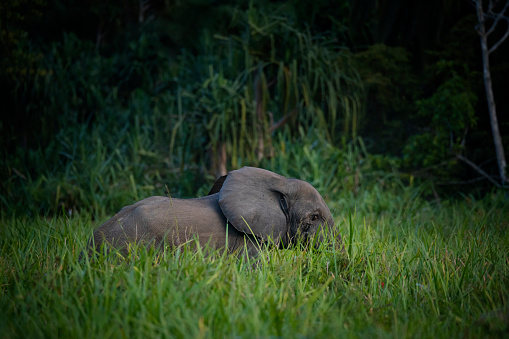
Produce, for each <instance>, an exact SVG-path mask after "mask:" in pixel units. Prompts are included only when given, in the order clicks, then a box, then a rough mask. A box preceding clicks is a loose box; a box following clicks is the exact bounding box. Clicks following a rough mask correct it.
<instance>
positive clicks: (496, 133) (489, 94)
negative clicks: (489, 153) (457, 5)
mask: <svg viewBox="0 0 509 339" xmlns="http://www.w3.org/2000/svg"><path fill="white" fill-rule="evenodd" d="M490 7H491V4H490ZM476 9H477V18H478V20H479V30H478V31H479V36H480V37H481V49H482V60H483V74H484V86H485V88H486V98H487V100H488V110H489V114H490V123H491V131H492V134H493V142H494V143H495V151H496V154H497V162H498V169H499V172H500V179H501V182H502V185H505V184H506V183H507V177H506V174H505V169H506V165H507V164H506V160H505V154H504V147H503V145H502V138H501V136H500V130H499V128H498V120H497V108H496V105H495V97H494V95H493V87H492V83H491V72H490V60H489V57H490V49H489V48H488V34H487V33H486V27H485V25H484V22H485V15H484V11H483V8H482V0H477V1H476Z"/></svg>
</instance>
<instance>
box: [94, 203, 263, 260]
mask: <svg viewBox="0 0 509 339" xmlns="http://www.w3.org/2000/svg"><path fill="white" fill-rule="evenodd" d="M218 198H219V194H218V193H216V194H212V195H208V196H206V197H202V198H196V199H172V198H167V197H160V196H154V197H149V198H146V199H143V200H141V201H138V202H137V203H135V204H133V205H130V206H126V207H124V208H123V209H122V210H120V211H119V212H118V213H117V214H116V215H115V216H113V217H112V218H111V219H109V220H108V221H106V222H105V223H104V224H103V225H101V226H100V227H99V228H98V229H97V230H96V231H95V232H94V235H93V240H94V243H95V245H96V247H99V246H100V244H101V243H102V242H103V241H105V240H106V241H108V242H109V244H110V245H112V246H113V247H116V248H124V247H125V245H126V244H128V243H137V242H144V243H152V242H153V243H154V245H156V247H159V246H160V245H162V244H163V243H164V241H165V240H166V242H167V244H169V245H171V246H172V247H177V246H180V245H183V244H185V243H188V242H191V241H194V240H198V241H199V243H200V245H201V246H206V245H207V244H208V245H210V246H211V247H213V248H224V247H225V246H227V247H228V251H229V252H234V251H237V250H239V249H242V248H243V247H244V238H245V237H246V234H244V233H242V232H239V231H238V230H237V229H235V228H234V227H232V226H231V225H230V227H228V225H227V224H228V222H227V220H226V218H225V216H224V214H223V213H222V212H221V208H220V207H219V203H218ZM248 240H249V241H247V242H246V246H247V248H248V250H251V251H254V250H255V249H254V247H255V243H256V241H255V240H254V238H252V237H251V238H250V239H248Z"/></svg>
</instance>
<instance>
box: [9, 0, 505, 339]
mask: <svg viewBox="0 0 509 339" xmlns="http://www.w3.org/2000/svg"><path fill="white" fill-rule="evenodd" d="M499 5H502V7H503V5H504V4H499ZM419 6H420V7H419ZM495 10H496V11H498V10H500V9H499V8H495ZM433 23H435V24H433ZM476 24H477V18H476V13H475V9H474V8H473V7H472V6H470V5H469V3H468V2H467V1H459V2H458V1H429V2H425V3H423V2H408V1H404V0H392V1H372V0H350V1H346V0H345V1H339V2H337V3H334V4H331V3H330V1H312V2H311V1H309V2H308V1H298V0H294V1H285V2H277V1H256V2H254V1H251V2H248V1H240V0H229V1H221V5H219V4H218V3H216V2H210V1H202V0H192V1H185V2H178V1H165V2H156V1H151V2H146V1H140V2H124V1H115V0H114V1H108V2H107V3H106V2H103V1H91V2H88V3H87V4H86V5H85V4H81V3H73V2H65V3H63V2H60V1H53V0H48V1H42V0H20V1H11V2H2V3H1V4H0V52H1V53H0V85H1V88H2V91H0V101H1V105H2V106H1V109H2V112H3V113H4V114H3V117H2V120H1V121H0V134H1V135H2V138H0V155H1V156H0V206H1V207H0V253H1V254H0V332H1V333H2V335H3V336H5V337H6V338H8V337H20V336H23V337H49V336H54V335H55V333H57V335H59V336H64V337H68V336H80V337H81V336H83V337H97V336H104V337H125V336H131V335H137V336H169V337H221V336H222V337H253V336H256V337H269V336H281V337H292V338H294V337H325V336H349V337H367V336H369V337H372V336H377V337H382V336H383V337H385V336H387V337H389V336H391V337H395V336H396V337H431V336H437V337H451V336H452V337H485V336H488V337H501V336H504V335H507V333H508V332H509V327H508V325H507V324H508V323H509V308H508V306H507V305H508V297H509V281H508V277H509V271H508V270H509V256H508V253H509V234H508V229H509V227H508V226H509V225H508V220H509V215H508V214H509V212H508V211H509V209H508V208H507V199H508V198H507V192H506V190H505V189H506V188H504V187H502V188H494V187H493V185H492V182H495V183H499V182H500V180H499V177H500V173H499V168H498V166H497V161H496V156H495V150H494V147H493V141H492V140H493V139H492V136H491V128H490V122H489V114H488V108H487V105H486V99H485V92H484V85H483V79H482V73H481V69H482V61H481V54H480V51H479V47H478V46H479V37H478V36H477V33H476V32H475V30H474V26H475V25H476ZM493 34H494V35H493V36H494V37H495V38H496V39H498V38H500V37H501V36H502V35H503V32H502V33H501V32H500V31H494V32H493ZM508 48H509V44H507V43H505V44H501V45H499V46H498V48H497V51H496V53H493V54H492V55H491V56H490V67H491V80H492V85H493V91H494V97H495V98H496V100H497V108H498V111H499V112H504V111H507V109H508V107H509V106H508V101H507V96H506V95H504V94H505V93H504V90H506V88H507V86H505V84H506V82H507V80H506V79H508V78H509V74H508V73H507V72H508V70H509V67H508V62H509V61H508V60H507V58H505V55H508V52H507V51H508ZM507 117H508V115H507V114H506V115H503V114H499V116H498V119H499V120H498V122H499V125H500V132H501V139H502V140H501V142H502V144H503V145H506V146H507V145H509V139H508V136H509V135H508V134H507V127H508V126H509V125H508V123H509V121H508V119H507ZM245 165H251V166H259V167H263V168H266V169H269V170H272V171H275V172H277V173H281V174H283V175H285V176H289V177H297V178H299V179H302V180H306V181H308V182H310V183H311V184H312V185H313V186H314V187H316V188H317V189H318V191H319V192H320V193H321V194H322V196H323V197H324V199H325V200H326V201H327V203H328V205H329V207H330V208H331V211H332V214H333V216H334V217H335V221H336V225H337V227H338V228H339V230H340V232H341V234H342V235H343V241H344V245H345V250H346V251H345V253H344V254H341V253H336V252H334V250H330V249H327V248H325V247H324V248H321V249H318V250H314V249H313V250H311V249H306V250H304V251H301V250H296V249H293V250H275V249H267V250H266V251H265V252H264V253H262V255H260V256H259V257H256V258H251V259H247V258H239V257H234V256H225V255H224V253H222V252H221V251H217V252H214V253H212V254H210V255H207V256H206V255H204V254H203V252H201V251H198V252H193V251H191V250H189V249H188V248H187V247H185V246H184V247H182V248H177V249H167V250H166V251H165V252H154V251H153V250H151V249H146V248H133V250H132V252H131V253H130V255H129V257H128V258H119V257H118V255H117V254H115V253H113V254H112V255H110V256H109V257H104V256H103V257H100V258H98V259H97V260H94V261H90V260H88V259H87V258H86V259H85V260H84V261H81V262H80V261H79V260H78V256H79V254H80V252H81V251H82V250H83V248H84V247H85V244H86V241H87V239H88V237H89V236H90V235H91V232H92V230H93V229H94V228H96V227H97V226H98V225H99V224H100V222H101V221H103V220H105V219H106V218H107V217H109V216H111V215H112V214H113V213H114V212H116V211H118V210H119V209H120V208H121V207H123V206H125V205H127V204H131V203H132V202H134V201H136V200H139V199H142V198H145V197H148V196H151V195H165V194H168V193H170V194H171V195H172V196H173V197H181V198H187V197H196V196H203V195H205V194H207V192H208V189H209V188H210V186H211V184H212V183H213V182H214V180H215V179H216V178H217V176H218V175H220V174H223V173H224V172H225V171H227V170H233V169H236V168H239V167H242V166H245ZM472 165H473V166H472ZM479 170H481V171H482V172H483V173H484V174H483V175H480V174H479V173H480V171H479ZM486 176H489V177H491V178H492V181H488V180H486Z"/></svg>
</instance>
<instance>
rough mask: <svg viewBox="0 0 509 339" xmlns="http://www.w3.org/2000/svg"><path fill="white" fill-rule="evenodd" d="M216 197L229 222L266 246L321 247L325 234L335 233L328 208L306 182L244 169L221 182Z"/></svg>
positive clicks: (255, 169) (230, 174)
mask: <svg viewBox="0 0 509 339" xmlns="http://www.w3.org/2000/svg"><path fill="white" fill-rule="evenodd" d="M215 193H217V194H218V202H219V206H220V208H221V211H222V212H223V214H224V216H225V217H226V218H227V219H228V221H229V222H230V223H231V224H232V225H233V226H234V227H235V228H236V229H237V230H238V231H240V232H242V233H245V234H248V235H253V236H256V237H257V238H258V239H261V240H262V241H264V242H266V241H268V240H269V239H271V240H272V241H274V243H276V244H280V245H283V246H284V247H287V246H289V245H290V244H292V243H295V242H298V241H304V242H309V241H313V240H314V241H316V242H317V243H320V242H321V240H323V236H324V234H325V233H330V234H333V233H334V232H333V228H334V220H333V218H332V215H331V213H330V211H329V208H328V206H327V204H326V203H325V201H324V200H323V198H322V197H321V195H320V194H319V193H318V191H317V190H316V189H315V188H314V187H313V186H311V185H310V184H309V183H307V182H305V181H302V180H298V179H288V178H286V177H284V176H281V175H278V174H276V173H273V172H270V171H267V170H264V169H260V168H253V167H244V168H242V169H239V170H236V171H232V172H230V173H228V174H227V175H226V176H224V177H221V178H219V179H218V180H217V181H216V183H215V185H214V186H213V188H212V190H211V192H210V193H209V194H215ZM337 241H339V242H340V241H341V239H340V237H339V239H337Z"/></svg>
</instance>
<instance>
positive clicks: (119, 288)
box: [0, 187, 509, 338]
mask: <svg viewBox="0 0 509 339" xmlns="http://www.w3.org/2000/svg"><path fill="white" fill-rule="evenodd" d="M328 203H329V206H330V207H331V210H332V211H333V215H334V216H335V219H336V223H337V227H339V228H340V230H341V233H342V234H343V237H344V243H345V249H346V254H345V255H341V254H340V253H336V252H334V250H326V249H319V250H313V251H309V250H305V251H300V250H276V249H270V250H267V251H266V252H264V253H263V254H262V255H261V256H260V257H258V258H256V260H255V261H256V262H255V261H249V260H246V259H242V258H237V257H231V256H230V257H229V256H226V255H224V254H223V253H222V252H221V251H218V252H215V253H213V254H212V255H208V256H204V255H203V254H202V252H192V251H190V250H188V249H187V248H179V249H176V250H173V251H171V250H168V251H166V252H164V253H157V252H156V253H154V252H153V251H150V250H148V251H147V250H146V249H143V248H138V249H134V250H133V252H132V253H131V255H130V257H129V258H127V259H125V260H122V259H119V258H118V257H115V256H114V255H112V256H110V257H107V258H104V257H102V258H99V259H97V260H96V261H94V262H89V261H86V262H82V263H79V262H78V256H79V254H80V251H81V250H82V249H83V248H84V246H85V242H86V240H87V238H88V237H89V236H90V234H91V232H92V230H93V229H94V228H95V227H97V225H98V224H99V222H98V221H93V220H92V217H91V215H89V214H81V215H76V214H74V215H73V216H72V217H59V218H51V219H50V218H42V217H38V218H37V217H36V218H31V219H24V218H19V217H5V216H4V217H3V218H2V220H1V228H0V250H1V258H0V286H1V295H0V333H1V334H2V335H1V336H2V338H16V337H23V338H32V337H62V338H70V337H75V338H86V337H89V338H92V337H93V338H99V337H101V338H108V337H114V338H116V337H133V336H134V337H177V338H202V337H203V338H208V337H215V338H218V337H247V338H251V337H265V338H266V337H285V338H304V337H402V338H406V337H412V338H414V337H427V338H429V337H440V338H443V337H445V338H447V337H449V338H450V337H455V338H457V337H503V336H507V335H509V325H508V324H509V232H508V228H509V222H508V220H509V218H508V217H509V212H508V209H507V207H506V206H507V197H506V196H504V193H503V192H499V193H493V194H490V195H487V196H486V197H485V198H483V199H482V200H480V201H476V200H475V199H473V198H471V197H466V198H465V199H464V200H463V201H456V202H447V201H445V202H442V203H441V204H440V205H437V204H434V203H429V202H427V201H426V200H424V199H421V198H420V197H419V194H418V192H417V191H416V189H407V190H406V191H405V192H403V194H401V195H398V196H396V195H393V194H392V193H387V194H386V195H385V197H384V191H383V189H381V188H379V187H378V188H377V187H374V188H373V189H372V190H369V191H368V190H366V191H365V192H364V193H363V192H360V193H359V194H358V195H357V197H353V198H351V199H350V198H348V197H347V196H344V197H339V198H337V199H330V200H329V201H328ZM384 204H385V205H384ZM352 206H353V207H352ZM384 206H390V208H389V207H387V208H384Z"/></svg>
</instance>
